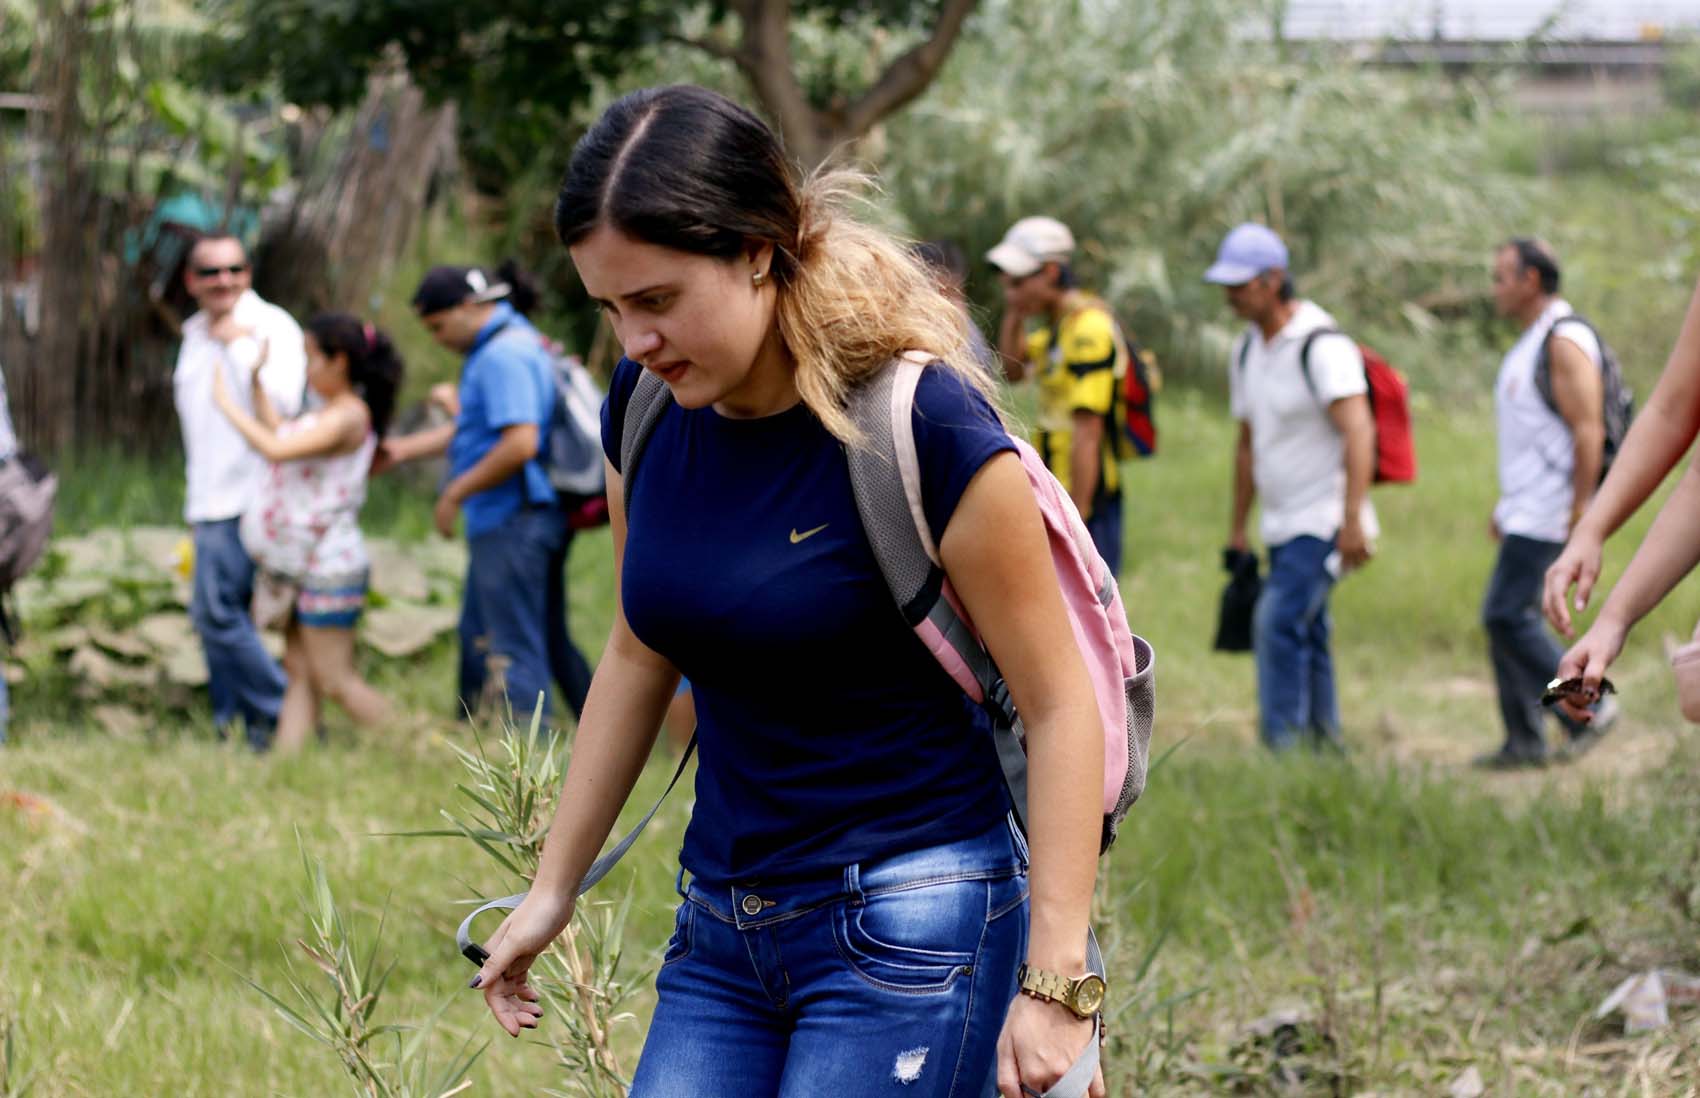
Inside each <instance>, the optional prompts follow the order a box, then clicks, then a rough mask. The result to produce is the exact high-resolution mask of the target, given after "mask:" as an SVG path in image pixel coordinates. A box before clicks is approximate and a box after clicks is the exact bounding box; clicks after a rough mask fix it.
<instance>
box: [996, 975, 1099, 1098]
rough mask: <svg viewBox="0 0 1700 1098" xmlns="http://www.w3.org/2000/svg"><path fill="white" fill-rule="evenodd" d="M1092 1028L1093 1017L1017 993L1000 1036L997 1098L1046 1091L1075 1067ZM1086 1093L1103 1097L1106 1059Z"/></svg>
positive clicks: (1016, 1097) (1022, 1097)
mask: <svg viewBox="0 0 1700 1098" xmlns="http://www.w3.org/2000/svg"><path fill="white" fill-rule="evenodd" d="M1092 1033H1093V1029H1092V1020H1091V1019H1090V1018H1076V1017H1075V1016H1074V1014H1073V1013H1072V1012H1071V1011H1070V1010H1069V1009H1068V1008H1067V1007H1064V1006H1062V1005H1060V1004H1058V1003H1048V1002H1044V1001H1043V1000H1040V999H1035V998H1033V997H1032V996H1030V995H1021V994H1018V995H1016V997H1015V1001H1014V1002H1012V1003H1010V1004H1009V1014H1008V1016H1007V1017H1005V1018H1004V1023H1003V1032H1002V1033H1000V1034H999V1035H998V1095H999V1098H1030V1096H1031V1095H1035V1094H1040V1095H1042V1094H1044V1093H1045V1092H1046V1091H1047V1090H1049V1089H1050V1088H1051V1087H1053V1086H1055V1085H1056V1083H1057V1080H1059V1079H1061V1078H1062V1077H1063V1076H1064V1075H1065V1074H1067V1072H1068V1069H1069V1068H1071V1067H1073V1066H1074V1061H1075V1060H1077V1059H1079V1058H1080V1054H1081V1053H1082V1052H1083V1051H1085V1049H1086V1043H1087V1042H1088V1041H1090V1040H1092V1039H1093V1037H1092ZM1087 1094H1088V1095H1089V1098H1105V1089H1104V1065H1103V1064H1102V1063H1099V1065H1098V1070H1097V1071H1096V1072H1095V1073H1094V1074H1093V1076H1092V1086H1091V1089H1089V1090H1088V1091H1087Z"/></svg>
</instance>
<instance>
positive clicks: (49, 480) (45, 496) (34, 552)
mask: <svg viewBox="0 0 1700 1098" xmlns="http://www.w3.org/2000/svg"><path fill="white" fill-rule="evenodd" d="M58 496H59V478H58V477H56V476H54V475H53V474H52V473H51V472H49V471H48V469H47V466H45V465H43V464H42V463H41V462H40V461H39V460H38V459H36V458H34V457H32V456H30V455H28V454H18V455H17V456H15V457H13V458H12V459H11V460H9V461H5V462H0V592H4V591H9V590H11V588H12V586H13V585H14V584H16V583H17V582H18V580H20V579H22V578H23V576H24V573H26V572H28V571H29V570H30V569H31V568H32V567H34V565H35V562H36V561H38V560H40V559H41V554H42V551H43V550H44V549H46V548H47V539H48V538H49V537H50V536H51V535H52V533H53V504H54V501H55V500H56V499H57V498H58Z"/></svg>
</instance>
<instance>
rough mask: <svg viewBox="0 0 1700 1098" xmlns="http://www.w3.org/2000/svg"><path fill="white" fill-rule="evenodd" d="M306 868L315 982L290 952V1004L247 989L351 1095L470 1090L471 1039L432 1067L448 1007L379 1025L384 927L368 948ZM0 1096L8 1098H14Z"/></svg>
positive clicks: (319, 871)
mask: <svg viewBox="0 0 1700 1098" xmlns="http://www.w3.org/2000/svg"><path fill="white" fill-rule="evenodd" d="M299 841H300V840H299V836H297V842H298V843H299ZM301 863H302V868H303V870H304V871H305V873H306V877H307V882H308V893H307V896H306V897H305V900H304V904H303V906H304V908H305V914H306V916H307V922H308V924H309V926H310V928H311V933H310V935H309V936H308V937H307V938H303V939H298V940H297V942H296V944H297V945H298V946H299V947H300V948H301V951H302V952H303V953H305V954H306V955H307V958H308V960H309V961H310V962H311V963H312V967H313V969H315V970H316V971H317V975H316V976H315V975H312V974H302V973H299V972H298V970H297V968H296V965H295V963H294V962H293V961H291V960H290V959H289V956H288V954H287V953H286V954H285V958H284V963H285V966H286V968H287V969H288V972H289V975H288V981H289V989H290V992H291V993H292V995H293V998H294V1000H295V1003H294V1004H293V1005H292V1004H291V1003H289V1002H286V1001H285V1000H284V998H283V997H282V996H281V995H278V994H275V993H273V992H271V991H269V990H267V989H266V988H264V987H261V986H260V985H259V984H257V983H255V982H254V981H252V980H249V981H248V983H249V984H250V986H252V987H253V988H254V990H256V991H258V992H259V993H260V994H261V995H262V996H264V997H265V999H266V1001H267V1002H269V1003H270V1004H271V1005H272V1008H273V1009H274V1010H276V1011H277V1013H278V1015H279V1016H280V1017H281V1018H282V1019H283V1020H284V1021H285V1022H288V1023H289V1024H290V1025H291V1026H294V1027H295V1028H296V1029H298V1030H300V1031H301V1032H302V1033H304V1034H306V1035H307V1036H308V1037H309V1038H311V1039H312V1040H313V1041H314V1042H316V1043H317V1044H319V1045H321V1046H323V1047H324V1048H326V1049H329V1050H330V1051H331V1052H332V1053H334V1054H335V1055H336V1057H337V1059H338V1060H339V1061H341V1063H342V1066H343V1069H344V1070H345V1071H346V1072H347V1073H348V1077H349V1080H350V1081H351V1083H352V1084H353V1089H354V1093H355V1094H357V1095H360V1096H362V1098H451V1096H452V1095H456V1094H460V1093H462V1092H463V1091H465V1090H466V1089H467V1088H469V1087H470V1086H472V1081H471V1080H470V1079H468V1078H467V1077H466V1076H467V1074H468V1073H469V1072H470V1071H471V1070H472V1065H473V1064H474V1063H475V1062H477V1060H478V1057H479V1056H480V1055H481V1054H482V1053H483V1051H484V1049H483V1046H479V1047H477V1048H473V1047H472V1040H471V1038H468V1039H467V1041H466V1042H465V1043H463V1044H462V1045H461V1046H460V1048H459V1049H458V1050H457V1051H456V1052H455V1053H454V1054H453V1055H451V1056H450V1057H449V1059H448V1061H447V1062H446V1063H443V1064H441V1066H436V1067H434V1066H433V1063H432V1058H431V1048H430V1039H431V1034H432V1031H433V1030H434V1028H435V1026H436V1022H437V1020H438V1019H439V1018H440V1017H441V1016H442V1013H443V1011H444V1010H445V1009H447V1007H448V1002H447V1001H445V1002H444V1003H443V1005H442V1006H439V1007H438V1008H437V1010H436V1011H435V1012H434V1013H433V1014H432V1015H431V1016H430V1017H429V1018H427V1019H426V1020H425V1021H424V1022H422V1023H419V1024H415V1025H403V1024H384V1023H379V1022H378V1021H377V1016H378V1006H379V1003H380V1002H381V1000H382V998H383V993H384V987H385V985H386V984H387V983H388V981H389V976H390V973H391V972H392V971H393V970H394V968H395V963H394V962H393V961H392V962H390V963H388V964H381V963H380V961H379V959H378V946H379V943H380V941H381V940H382V939H383V929H384V928H383V922H382V920H380V921H379V924H378V927H377V929H376V930H375V931H374V932H373V934H372V937H371V944H370V945H369V946H366V947H365V948H364V949H363V948H362V946H361V944H360V942H359V941H358V940H357V937H356V935H355V933H354V931H353V930H352V929H351V928H350V926H349V924H348V922H347V921H346V920H345V919H344V917H343V914H342V910H341V909H340V908H339V907H338V906H337V902H336V896H335V894H334V893H333V892H332V890H331V886H330V881H329V879H328V878H327V877H326V876H325V866H324V862H323V861H321V860H320V859H318V858H315V857H312V856H311V855H309V854H308V853H307V851H306V849H305V848H304V847H303V848H302V851H301ZM0 1078H3V1076H0ZM0 1093H6V1094H7V1098H9V1092H0Z"/></svg>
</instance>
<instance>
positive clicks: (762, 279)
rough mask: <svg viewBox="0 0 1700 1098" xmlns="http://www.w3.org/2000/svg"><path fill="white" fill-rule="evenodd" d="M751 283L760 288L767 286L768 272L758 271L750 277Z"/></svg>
mask: <svg viewBox="0 0 1700 1098" xmlns="http://www.w3.org/2000/svg"><path fill="white" fill-rule="evenodd" d="M750 282H751V283H752V284H754V285H756V286H758V287H760V286H765V285H767V272H766V271H757V272H756V273H755V274H753V275H751V276H750Z"/></svg>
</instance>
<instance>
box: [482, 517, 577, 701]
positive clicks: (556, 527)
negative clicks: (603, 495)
mask: <svg viewBox="0 0 1700 1098" xmlns="http://www.w3.org/2000/svg"><path fill="white" fill-rule="evenodd" d="M566 530H567V520H566V516H564V515H562V514H561V512H560V510H559V509H557V508H555V507H550V506H540V507H521V508H520V509H519V510H517V511H515V512H514V513H513V514H511V515H509V516H508V517H507V518H506V519H504V520H503V521H502V524H501V525H500V526H497V527H496V528H495V529H493V530H488V531H486V532H484V533H482V534H479V535H478V536H477V537H474V538H471V539H469V540H468V542H467V545H468V547H469V549H470V550H471V553H470V555H469V558H468V560H467V565H466V594H465V597H464V599H463V601H462V603H461V612H460V703H461V705H462V706H463V707H464V708H463V710H462V711H463V712H464V711H465V710H473V711H476V710H477V709H478V705H479V702H480V701H481V699H482V698H483V696H484V689H485V684H486V682H487V680H488V678H489V671H490V663H489V661H490V659H491V658H492V657H495V658H497V659H499V660H500V661H501V664H502V676H503V680H504V682H505V684H506V687H507V698H508V704H509V705H510V706H511V707H512V709H513V715H514V719H515V721H517V722H519V723H520V724H521V725H522V726H523V725H524V723H525V722H527V721H529V720H530V719H531V712H532V710H533V709H535V708H536V706H537V696H538V695H539V694H542V695H543V712H544V713H548V712H549V700H550V699H549V675H550V667H551V659H550V657H551V654H552V653H551V650H550V643H549V634H550V622H551V619H552V617H554V616H555V615H559V614H562V613H563V612H562V611H560V610H559V609H557V608H558V607H559V606H560V605H561V598H560V596H561V587H562V581H561V554H562V552H563V545H564V544H565V541H566ZM563 620H564V619H563Z"/></svg>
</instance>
